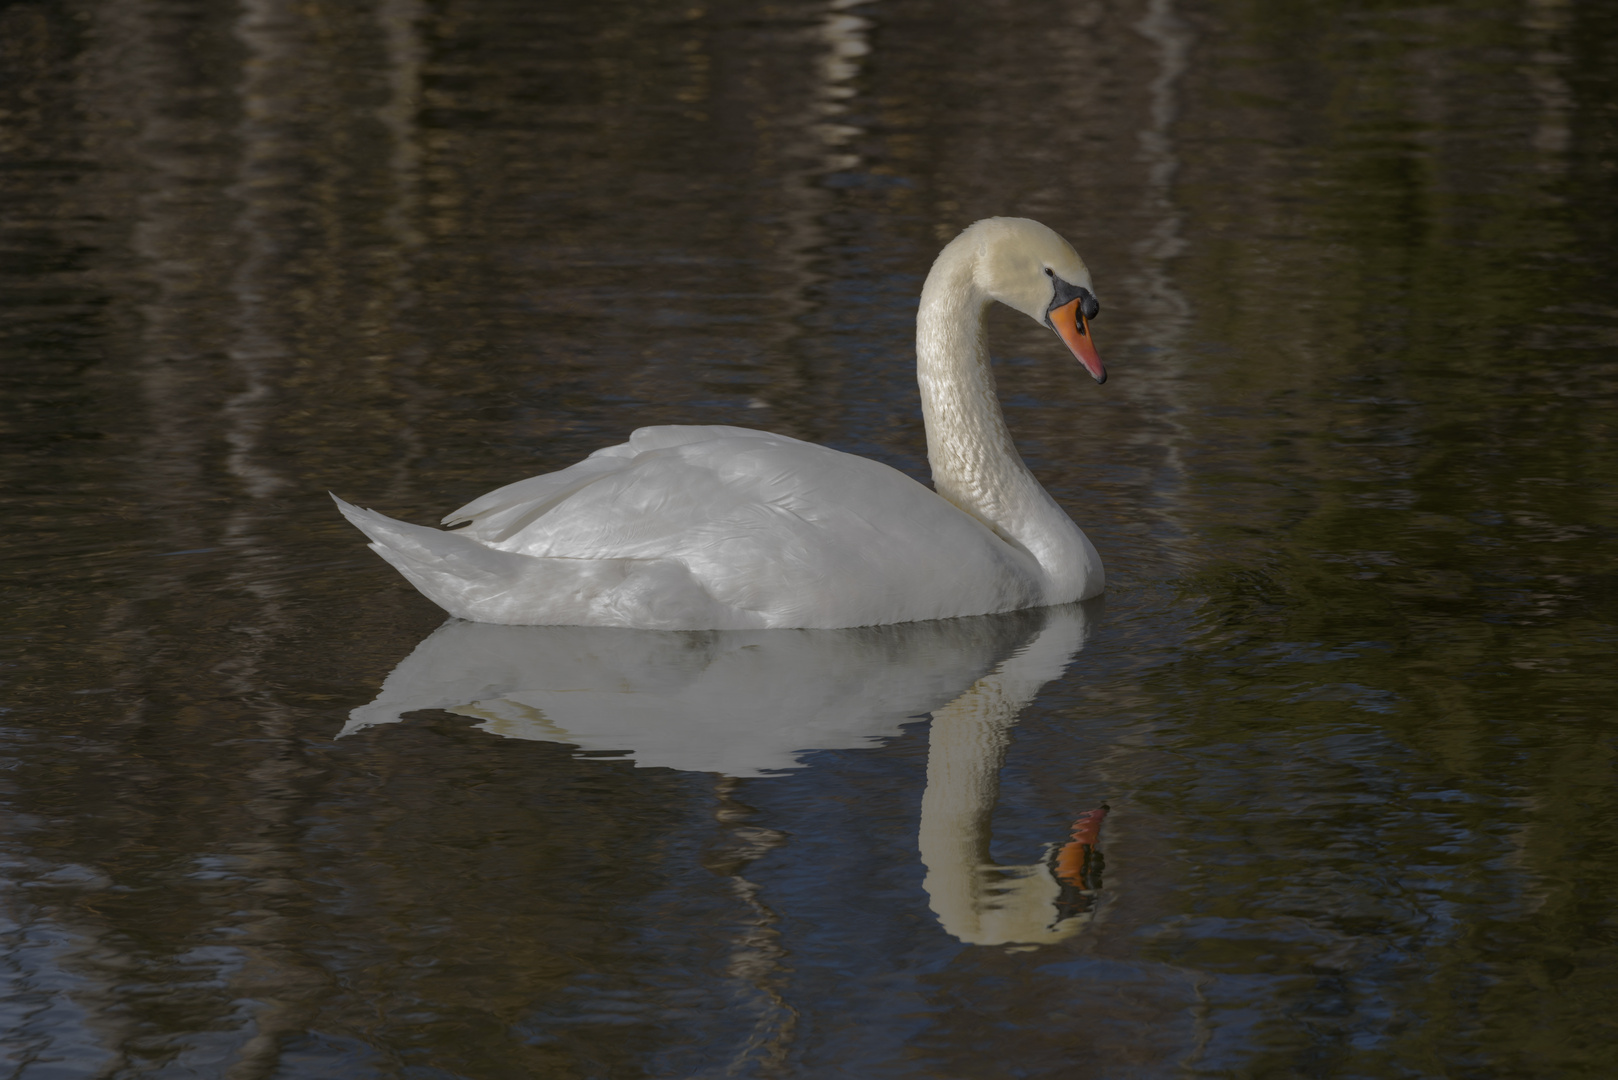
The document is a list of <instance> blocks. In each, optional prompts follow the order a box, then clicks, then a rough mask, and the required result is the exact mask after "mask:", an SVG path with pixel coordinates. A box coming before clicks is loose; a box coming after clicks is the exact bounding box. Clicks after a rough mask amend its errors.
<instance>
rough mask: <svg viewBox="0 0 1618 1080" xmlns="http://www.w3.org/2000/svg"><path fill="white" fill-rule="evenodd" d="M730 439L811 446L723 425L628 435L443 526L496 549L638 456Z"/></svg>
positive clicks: (497, 494)
mask: <svg viewBox="0 0 1618 1080" xmlns="http://www.w3.org/2000/svg"><path fill="white" fill-rule="evenodd" d="M728 438H749V439H758V440H762V441H764V442H767V443H770V444H772V445H785V444H789V443H790V444H794V445H798V446H809V445H812V444H810V443H804V442H800V441H799V440H797V439H792V438H788V437H787V436H785V435H772V434H771V433H769V432H767V431H754V430H753V429H751V428H740V427H729V426H726V425H723V424H707V425H696V424H691V425H665V426H663V427H644V428H640V429H638V430H636V431H635V432H634V433H632V434H631V435H630V436H629V441H628V442H623V443H619V444H617V445H616V446H604V447H602V448H601V449H600V450H597V451H596V452H595V453H593V454H591V455H590V456H589V457H587V458H585V459H584V460H583V461H581V462H579V463H578V464H576V465H570V466H568V467H567V468H565V469H562V470H559V471H558V472H553V473H545V474H544V475H542V476H530V477H529V478H528V479H526V480H518V481H517V482H516V483H512V484H507V485H506V486H505V487H499V488H495V489H494V490H493V491H490V492H488V493H486V494H484V495H480V496H478V497H477V498H475V499H473V500H472V501H471V502H469V503H467V504H466V505H465V506H463V507H461V508H460V509H458V510H454V511H452V512H450V513H449V514H446V515H445V516H444V517H443V519H442V523H443V524H445V525H449V526H455V525H460V524H463V523H465V524H466V526H467V527H466V528H465V529H464V530H463V531H462V535H464V536H467V537H470V538H471V539H473V540H477V541H479V542H480V543H486V544H494V543H499V542H501V541H503V540H506V539H508V538H510V537H511V535H512V534H513V533H516V532H518V531H519V530H521V529H522V528H524V527H525V526H527V525H528V524H529V523H530V522H532V521H533V520H534V519H535V518H537V517H539V516H540V515H541V514H544V513H546V512H547V511H549V510H551V509H553V508H554V507H556V506H557V505H558V504H559V503H561V502H562V501H563V500H564V499H566V498H567V497H568V496H569V495H572V494H574V493H575V492H577V491H579V490H580V489H581V488H584V487H586V486H587V485H589V484H593V483H595V482H596V481H597V480H599V479H601V478H602V477H604V476H609V475H611V474H612V473H615V472H619V471H621V470H623V469H625V468H628V467H629V465H630V463H631V462H632V461H633V460H634V459H635V458H636V457H638V456H640V455H641V454H644V453H647V452H649V451H653V450H664V449H667V448H669V447H674V446H683V445H686V444H689V443H698V442H710V441H712V440H714V439H728Z"/></svg>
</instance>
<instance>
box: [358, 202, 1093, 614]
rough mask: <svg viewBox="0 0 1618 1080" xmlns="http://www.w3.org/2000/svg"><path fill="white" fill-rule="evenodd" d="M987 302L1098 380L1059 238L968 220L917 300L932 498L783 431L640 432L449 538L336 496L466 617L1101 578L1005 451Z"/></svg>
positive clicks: (502, 495) (979, 596)
mask: <svg viewBox="0 0 1618 1080" xmlns="http://www.w3.org/2000/svg"><path fill="white" fill-rule="evenodd" d="M996 300H998V301H1000V302H1001V303H1003V304H1006V305H1008V306H1010V307H1012V308H1015V309H1016V310H1018V311H1021V312H1023V313H1024V314H1025V315H1027V316H1029V317H1030V318H1032V319H1034V320H1035V321H1037V322H1040V323H1042V324H1044V325H1046V326H1048V327H1050V328H1051V329H1052V330H1054V331H1056V333H1057V334H1058V335H1059V336H1060V337H1061V338H1062V340H1063V341H1064V342H1065V343H1066V344H1067V346H1068V348H1069V349H1071V350H1072V352H1073V354H1074V355H1075V356H1076V357H1077V358H1078V359H1079V361H1080V362H1081V363H1082V364H1084V366H1085V368H1086V369H1087V370H1088V371H1089V372H1090V374H1091V375H1092V376H1094V378H1095V380H1096V381H1097V382H1104V381H1106V377H1107V376H1106V371H1105V369H1104V368H1103V367H1102V364H1101V358H1100V357H1099V356H1098V355H1097V354H1096V349H1095V345H1094V343H1093V341H1092V340H1091V337H1090V332H1089V320H1090V319H1092V318H1094V317H1095V315H1096V312H1097V310H1098V307H1099V305H1098V304H1097V302H1096V298H1095V295H1094V287H1093V286H1092V284H1091V281H1090V271H1089V270H1088V269H1087V268H1086V267H1085V265H1084V262H1083V260H1082V259H1080V258H1079V256H1078V255H1077V253H1075V252H1074V250H1073V248H1072V247H1070V246H1069V245H1068V243H1067V241H1065V240H1063V239H1062V238H1061V237H1060V236H1058V235H1057V234H1056V233H1054V232H1052V231H1051V230H1050V229H1048V228H1046V227H1045V226H1044V225H1041V224H1039V223H1038V222H1036V221H1030V220H1028V219H1026V218H988V219H986V220H983V221H979V222H977V223H976V224H975V225H972V226H970V227H969V228H967V229H966V230H965V231H964V232H962V233H961V234H960V235H959V236H957V237H956V238H955V239H954V240H953V241H951V242H950V243H949V244H948V245H947V246H946V247H945V248H944V250H943V251H942V252H940V253H939V256H938V258H937V260H936V261H935V262H934V263H933V267H932V270H931V271H930V272H929V273H928V275H927V281H926V284H925V285H924V286H923V287H922V291H921V305H920V309H919V311H918V312H917V315H916V377H917V381H918V382H919V383H920V386H921V411H922V419H923V421H924V423H925V424H926V428H927V458H928V461H929V463H930V464H931V465H932V471H933V483H934V486H935V487H936V489H937V491H936V494H935V493H934V492H933V491H929V490H928V489H927V488H926V487H923V486H922V485H921V484H918V483H916V482H915V481H914V480H911V479H910V478H909V477H907V476H905V475H904V474H903V473H900V472H898V471H897V470H895V469H892V468H889V467H888V466H886V465H882V464H880V463H878V462H875V461H870V460H868V459H866V458H861V457H856V456H854V455H852V454H844V453H840V452H839V451H836V450H831V449H828V448H826V447H823V446H816V445H814V444H812V443H806V442H800V441H799V440H797V439H792V438H788V437H786V436H784V435H772V434H769V433H768V432H763V431H751V430H748V429H746V428H736V427H722V426H706V427H650V428H641V429H640V430H638V431H636V432H635V433H634V434H632V435H631V436H630V437H629V441H628V442H626V443H623V444H621V445H618V446H609V447H606V448H604V449H601V450H597V451H596V452H595V453H593V454H591V455H590V456H589V457H588V458H586V459H585V460H583V461H581V462H579V463H578V464H577V465H573V466H570V467H569V468H566V469H563V470H561V471H560V472H554V473H549V474H547V475H544V476H536V477H532V478H530V479H527V480H520V481H518V482H517V483H514V484H509V485H507V486H505V487H502V488H498V489H496V490H495V491H491V492H489V493H488V494H487V495H484V496H482V497H481V498H478V499H474V500H473V501H472V502H470V503H468V504H466V505H465V506H463V507H461V508H460V509H459V510H456V511H455V512H454V513H452V514H450V515H449V516H447V517H445V518H444V519H443V520H444V524H446V525H452V526H455V525H464V528H460V529H458V530H456V531H453V532H446V531H440V530H438V529H431V528H427V527H424V526H420V525H410V524H406V523H405V522H401V521H395V520H393V519H392V518H388V517H384V516H383V515H381V514H378V513H376V512H374V511H371V510H362V509H360V508H359V507H356V506H351V505H349V504H348V503H345V502H343V501H342V500H341V499H337V500H336V501H337V505H338V508H339V509H340V510H341V511H342V513H343V515H344V516H345V517H347V518H348V520H349V521H350V522H352V523H353V524H354V525H355V526H357V527H358V528H359V529H360V531H361V532H363V533H365V535H366V536H368V537H369V538H370V540H371V545H370V546H371V549H372V550H373V551H375V552H376V553H377V554H379V555H381V556H382V557H383V558H384V559H386V560H387V561H388V562H390V563H392V564H393V565H394V566H395V567H396V568H398V570H399V571H400V573H402V574H404V576H405V577H406V578H408V579H409V580H410V582H411V584H413V585H415V586H416V588H417V589H419V590H421V592H422V593H423V594H424V595H426V596H427V597H428V598H429V599H430V600H432V601H433V602H434V603H436V604H438V605H439V606H440V607H442V608H443V609H444V610H445V611H448V612H449V613H450V614H451V615H456V616H459V617H460V618H463V619H470V620H472V621H474V622H488V623H516V624H532V625H578V626H623V627H637V628H641V629H652V630H676V629H682V630H727V629H754V628H768V627H802V628H814V627H819V628H835V627H849V626H874V625H880V624H886V623H901V622H914V621H918V620H923V619H940V618H952V617H956V616H961V615H981V614H988V613H992V612H1000V611H1014V610H1017V609H1020V608H1027V607H1041V606H1045V605H1050V604H1062V603H1067V602H1069V601H1073V600H1082V599H1086V598H1088V597H1091V596H1095V595H1097V594H1099V593H1100V592H1101V591H1102V589H1103V587H1104V584H1105V577H1104V573H1103V571H1102V568H1101V557H1100V556H1099V555H1098V554H1097V553H1096V550H1095V548H1094V546H1092V545H1091V543H1090V541H1089V539H1088V538H1087V537H1086V536H1085V535H1084V533H1082V532H1081V531H1080V530H1079V528H1078V526H1076V525H1074V524H1073V521H1072V520H1071V519H1070V518H1069V517H1068V516H1067V514H1066V513H1064V512H1063V511H1062V509H1061V507H1059V506H1057V505H1056V501H1055V500H1054V499H1052V498H1051V497H1050V495H1049V494H1047V493H1046V492H1045V489H1044V488H1042V487H1040V485H1039V481H1037V480H1035V479H1034V476H1033V474H1032V473H1030V472H1029V471H1028V468H1027V466H1025V465H1024V464H1023V462H1022V459H1021V458H1020V457H1018V455H1017V451H1016V448H1015V446H1013V444H1012V441H1011V435H1010V433H1009V432H1008V431H1007V430H1006V425H1005V418H1004V417H1003V416H1002V414H1001V411H1000V405H999V401H998V399H997V398H996V397H995V390H994V376H993V374H992V373H991V371H990V369H989V351H988V346H987V343H986V342H985V338H984V328H983V316H984V313H985V312H986V311H987V310H988V306H989V304H990V302H992V301H996ZM333 498H334V499H335V498H336V496H333Z"/></svg>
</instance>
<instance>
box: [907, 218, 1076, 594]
mask: <svg viewBox="0 0 1618 1080" xmlns="http://www.w3.org/2000/svg"><path fill="white" fill-rule="evenodd" d="M976 259H977V251H976V249H975V246H973V245H970V244H965V243H961V242H960V241H957V242H956V243H952V244H950V245H949V246H948V247H946V248H945V249H944V250H943V252H942V253H941V254H940V255H939V256H938V261H937V262H935V263H933V268H932V272H931V273H929V274H928V275H927V283H926V285H924V286H923V287H922V290H921V308H920V310H919V311H918V312H917V314H916V379H917V382H918V383H920V386H921V415H922V421H923V423H924V424H925V425H926V428H927V460H928V463H929V464H931V466H932V470H933V486H934V487H935V488H936V489H937V491H938V493H939V494H940V495H942V496H943V497H944V498H946V499H948V500H949V501H950V502H952V503H954V504H955V505H956V506H958V507H960V508H961V509H962V510H964V511H966V512H967V513H969V514H971V515H972V516H973V517H975V518H977V519H978V520H979V521H981V522H983V523H984V524H985V525H987V526H988V527H989V528H991V529H993V530H994V531H995V533H996V534H998V535H999V536H1000V538H1001V539H1003V540H1005V541H1006V543H1008V544H1010V545H1011V546H1012V547H1014V548H1017V549H1019V550H1021V551H1024V552H1026V553H1027V554H1028V555H1030V556H1032V558H1033V559H1034V561H1035V562H1037V563H1038V564H1039V567H1040V569H1041V570H1042V571H1043V572H1044V575H1045V579H1046V598H1045V602H1046V603H1049V604H1057V603H1066V602H1067V601H1070V600H1077V599H1082V598H1084V597H1087V596H1092V595H1094V594H1095V593H1097V592H1099V591H1100V583H1099V577H1100V574H1101V562H1100V559H1099V557H1098V556H1097V555H1096V553H1095V549H1094V548H1093V547H1091V546H1090V542H1089V541H1088V540H1086V539H1085V537H1084V534H1083V533H1082V532H1080V531H1079V528H1078V526H1076V525H1074V524H1073V520H1072V519H1071V518H1069V517H1068V516H1067V513H1066V512H1065V511H1063V509H1062V508H1061V507H1060V506H1058V505H1056V500H1055V499H1052V498H1051V497H1050V495H1049V494H1048V493H1047V492H1046V491H1045V489H1044V488H1043V487H1041V486H1040V484H1039V481H1038V480H1036V479H1034V474H1033V473H1031V472H1029V471H1028V466H1026V465H1024V464H1023V461H1022V458H1021V457H1020V456H1019V455H1018V453H1017V448H1016V445H1015V444H1014V443H1013V442H1012V441H1011V432H1010V431H1008V430H1007V429H1006V421H1005V417H1004V415H1003V414H1002V413H1001V411H1000V399H999V398H998V397H997V396H996V395H995V386H994V373H993V372H992V371H991V370H990V368H989V346H988V342H987V340H986V338H985V334H984V326H983V317H984V314H985V312H987V311H988V308H989V305H990V304H991V303H993V300H992V299H991V298H990V296H989V295H988V294H987V293H986V292H984V291H983V290H982V289H981V288H979V286H978V285H977V283H976V282H975V281H974V280H973V278H974V273H973V271H974V264H975V262H976Z"/></svg>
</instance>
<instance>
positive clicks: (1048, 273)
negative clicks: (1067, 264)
mask: <svg viewBox="0 0 1618 1080" xmlns="http://www.w3.org/2000/svg"><path fill="white" fill-rule="evenodd" d="M1045 276H1046V277H1055V276H1056V271H1055V270H1052V269H1051V268H1050V267H1048V266H1047V267H1046V268H1045Z"/></svg>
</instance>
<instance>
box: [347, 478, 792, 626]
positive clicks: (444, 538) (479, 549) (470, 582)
mask: <svg viewBox="0 0 1618 1080" xmlns="http://www.w3.org/2000/svg"><path fill="white" fill-rule="evenodd" d="M332 501H334V502H335V503H336V504H337V509H338V510H341V511H342V513H343V516H344V517H345V518H347V519H348V520H349V522H350V523H352V524H353V526H354V527H355V528H356V529H358V530H359V531H360V532H362V533H364V534H365V535H366V536H367V537H369V538H370V541H371V550H372V551H374V552H376V553H377V554H378V555H380V556H382V557H383V558H384V559H386V560H387V561H388V562H390V563H392V564H393V566H394V568H395V569H397V570H398V571H399V573H401V574H403V575H404V576H405V578H406V579H407V580H408V581H409V582H410V584H412V585H414V586H415V587H416V589H417V590H418V591H420V593H421V594H422V595H423V596H425V597H426V598H427V599H429V600H431V601H432V602H433V603H435V604H437V605H438V606H439V607H441V608H443V609H444V610H445V611H447V612H449V613H450V614H451V615H454V616H455V617H457V618H460V619H467V620H470V621H472V622H485V623H508V624H511V623H515V624H521V625H553V626H554V625H566V626H638V627H642V628H653V629H670V630H675V629H688V628H690V627H693V626H702V627H711V628H713V629H717V630H728V629H751V628H754V627H757V626H761V625H763V620H762V619H761V618H760V617H759V616H758V615H757V613H755V612H750V611H740V610H737V609H734V608H731V607H729V606H728V605H724V604H721V603H719V602H718V601H716V600H715V599H714V598H713V597H712V596H711V595H710V594H709V593H708V591H707V590H706V589H705V588H704V587H703V586H702V584H701V582H699V581H697V580H696V579H695V578H694V577H693V576H692V574H691V572H690V570H689V569H687V568H686V566H685V565H684V564H683V563H680V562H678V561H676V560H673V559H632V558H618V559H591V558H542V557H537V556H533V555H524V554H521V553H520V552H515V551H501V550H499V549H497V548H491V547H487V546H485V545H483V544H480V543H478V542H477V541H476V540H474V539H472V538H471V537H470V536H466V535H463V534H461V533H458V532H443V531H442V530H439V529H432V528H428V527H427V526H425V525H411V524H409V523H408V522H404V521H395V520H394V519H393V518H390V517H387V516H385V515H383V514H379V513H377V512H376V511H375V510H362V509H361V508H360V507H358V506H354V505H352V504H351V503H346V502H344V501H343V500H342V499H339V498H338V497H337V496H335V495H333V496H332Z"/></svg>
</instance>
